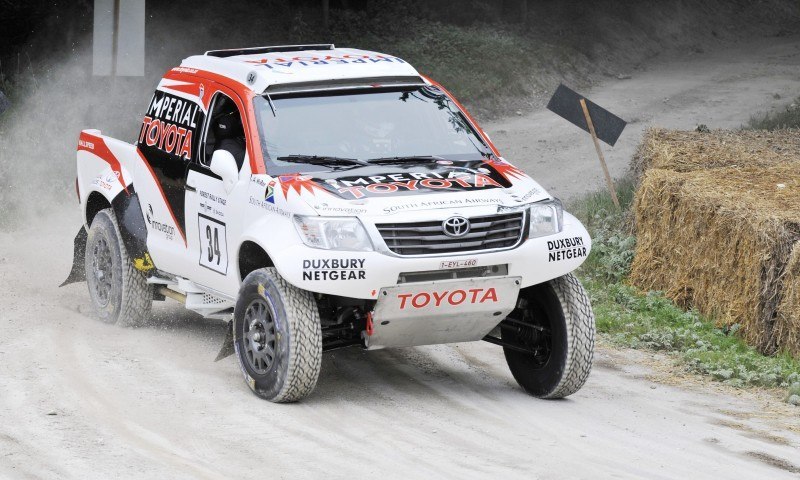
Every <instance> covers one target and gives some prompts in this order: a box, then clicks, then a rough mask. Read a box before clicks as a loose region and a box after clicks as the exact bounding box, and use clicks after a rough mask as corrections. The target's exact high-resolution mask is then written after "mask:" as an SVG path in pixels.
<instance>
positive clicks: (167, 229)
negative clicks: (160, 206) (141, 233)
mask: <svg viewBox="0 0 800 480" xmlns="http://www.w3.org/2000/svg"><path fill="white" fill-rule="evenodd" d="M144 216H145V220H147V224H148V225H150V229H151V230H153V231H154V232H158V233H160V234H162V235H163V236H164V237H165V238H166V239H167V240H172V239H173V238H175V227H173V226H172V225H167V224H166V223H162V222H159V221H158V220H156V219H155V215H154V214H153V206H152V205H151V204H149V203H148V204H147V211H146V212H145V215H144Z"/></svg>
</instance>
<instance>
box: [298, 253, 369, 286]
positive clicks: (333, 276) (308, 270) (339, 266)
mask: <svg viewBox="0 0 800 480" xmlns="http://www.w3.org/2000/svg"><path fill="white" fill-rule="evenodd" d="M364 262H365V260H364V259H363V258H322V259H309V260H303V280H309V281H318V280H364V279H366V278H367V272H366V270H364Z"/></svg>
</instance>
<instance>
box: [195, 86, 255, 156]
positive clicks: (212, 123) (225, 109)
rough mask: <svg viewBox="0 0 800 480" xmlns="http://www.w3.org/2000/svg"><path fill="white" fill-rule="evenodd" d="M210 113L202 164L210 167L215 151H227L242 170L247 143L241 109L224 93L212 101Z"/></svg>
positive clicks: (204, 140) (203, 143) (218, 94)
mask: <svg viewBox="0 0 800 480" xmlns="http://www.w3.org/2000/svg"><path fill="white" fill-rule="evenodd" d="M209 112H210V113H209V115H208V122H207V124H206V128H205V137H204V138H203V142H202V145H203V156H202V160H201V162H202V163H203V164H204V165H206V166H209V165H211V157H212V156H213V155H214V152H215V151H217V150H227V151H228V152H229V153H230V154H231V155H233V158H234V159H236V164H237V165H238V166H239V170H241V169H242V164H243V163H244V156H245V152H246V151H247V142H246V141H245V136H244V126H243V125H242V116H241V114H240V112H239V109H238V108H237V107H236V104H235V103H234V102H233V100H231V98H230V97H228V96H227V95H225V94H223V93H217V95H216V96H215V97H214V99H213V100H212V103H211V108H210V109H209Z"/></svg>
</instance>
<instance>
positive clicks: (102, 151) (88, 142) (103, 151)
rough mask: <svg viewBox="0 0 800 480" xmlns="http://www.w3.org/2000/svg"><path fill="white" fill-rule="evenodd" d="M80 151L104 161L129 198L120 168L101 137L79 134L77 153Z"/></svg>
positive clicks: (84, 133)
mask: <svg viewBox="0 0 800 480" xmlns="http://www.w3.org/2000/svg"><path fill="white" fill-rule="evenodd" d="M80 150H83V151H85V152H89V153H92V154H94V155H96V156H98V157H100V158H101V159H102V160H104V161H105V162H106V163H107V164H108V165H109V166H110V167H111V170H112V171H113V172H114V175H116V177H117V180H118V181H119V183H120V184H121V185H122V189H123V190H125V194H126V195H128V196H130V193H128V185H127V184H126V183H125V178H124V177H123V176H122V166H121V165H120V163H119V160H118V159H117V157H116V156H115V155H114V154H113V153H112V152H111V149H109V148H108V145H106V142H105V140H103V138H102V137H98V136H96V135H92V134H89V133H86V132H81V135H80V137H78V151H80Z"/></svg>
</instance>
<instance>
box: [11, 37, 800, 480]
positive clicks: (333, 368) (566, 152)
mask: <svg viewBox="0 0 800 480" xmlns="http://www.w3.org/2000/svg"><path fill="white" fill-rule="evenodd" d="M798 92H800V40H798V39H795V40H787V39H772V40H770V41H769V42H761V43H756V44H743V45H739V46H735V47H733V48H732V49H731V50H729V51H725V52H716V53H707V54H702V55H696V56H693V57H691V58H689V59H688V60H687V61H686V62H683V61H680V62H675V61H673V62H671V63H660V64H654V65H651V66H649V67H648V68H647V70H646V71H644V72H634V73H633V78H631V79H629V80H620V81H617V80H614V81H609V82H608V83H607V84H606V85H603V86H600V87H598V88H596V89H595V90H594V91H592V92H588V95H589V96H590V97H591V98H592V99H593V100H594V101H596V102H598V103H599V104H601V105H604V106H606V107H608V108H609V109H611V110H612V111H615V112H616V113H619V114H620V115H622V116H623V117H625V118H627V119H631V118H638V119H639V121H638V122H635V123H633V124H632V125H630V126H629V127H628V128H629V130H627V131H626V132H625V134H624V136H623V138H622V139H621V140H620V144H619V146H618V147H617V148H616V149H614V150H613V152H610V151H609V150H607V152H610V153H608V157H609V160H610V161H611V164H612V170H613V171H614V172H615V174H619V173H621V172H622V171H623V170H624V168H625V166H626V162H627V160H628V158H629V156H630V153H631V151H632V149H633V147H634V146H635V144H636V143H637V142H638V138H639V135H638V133H639V131H640V130H641V128H643V127H644V125H645V124H651V123H652V124H657V125H664V126H670V127H684V128H693V127H694V126H695V124H696V123H706V124H708V125H709V126H711V127H712V128H713V127H731V126H738V125H739V124H741V123H742V119H745V118H747V117H748V115H749V114H750V113H753V112H756V111H758V110H764V109H767V108H769V107H770V106H772V105H777V104H780V103H785V102H786V101H788V99H790V98H792V96H793V95H796V94H797V93H798ZM774 93H778V94H780V95H781V96H782V97H783V98H782V99H780V100H777V99H773V98H772V95H773V94H774ZM665 98H669V100H667V101H664V99H665ZM485 127H486V128H487V130H488V131H489V132H490V133H491V134H492V135H493V137H494V139H495V141H496V142H497V143H498V145H499V146H500V148H501V149H502V150H503V151H504V153H505V155H506V157H507V158H508V159H509V160H512V161H514V162H517V163H519V164H521V165H523V166H525V167H526V169H527V170H528V171H529V172H530V173H532V174H534V176H535V177H537V178H538V179H540V180H541V181H542V184H543V185H544V186H545V187H548V188H553V192H554V193H556V194H559V195H562V196H565V197H569V196H570V195H574V194H575V193H578V192H580V191H584V190H585V189H586V188H588V187H591V186H593V185H591V183H592V182H591V181H587V179H588V178H596V179H597V181H595V182H594V184H598V183H599V179H600V177H599V173H598V170H597V163H596V160H595V159H594V157H593V147H592V145H591V142H590V140H589V139H588V138H587V137H586V136H585V135H583V134H581V133H580V132H579V131H578V130H577V129H575V128H574V127H571V126H569V125H567V124H566V123H565V122H564V121H563V120H561V119H558V118H555V117H553V116H552V114H550V113H549V112H544V111H539V112H533V113H532V114H531V115H529V116H527V117H520V118H513V119H509V120H507V121H504V122H498V123H495V124H491V125H485ZM503 131H504V132H505V133H502V132H503ZM538 140H545V142H544V143H539V142H538ZM526 147H527V148H526ZM538 162H544V163H538ZM79 222H80V217H79V214H78V212H77V208H75V207H74V205H66V206H63V207H57V208H56V209H54V213H53V215H52V216H50V217H48V218H32V219H29V225H28V226H27V227H26V228H24V229H23V230H21V231H17V232H14V233H2V234H0V287H2V291H3V292H4V296H5V300H4V306H3V311H2V312H3V313H2V321H0V478H14V479H16V478H46V479H50V478H76V479H86V478H97V479H106V478H170V479H181V478H237V477H238V478H243V477H244V476H256V475H257V476H259V477H263V478H320V477H325V478H346V477H350V478H352V477H353V475H358V476H360V477H363V476H366V475H369V474H376V475H380V476H381V478H439V477H450V478H521V479H522V478H524V479H531V478H548V479H550V478H555V479H558V478H609V477H614V478H795V476H796V474H798V473H800V456H798V454H797V452H798V447H800V434H799V433H798V432H800V421H799V420H798V417H799V416H800V410H798V409H796V408H794V409H793V408H792V407H789V406H787V405H784V404H781V403H780V402H776V401H774V400H770V399H769V396H764V395H753V394H750V393H746V392H734V391H733V390H730V389H723V388H719V387H713V386H707V385H706V386H704V385H702V384H698V385H687V384H686V382H666V383H665V382H664V381H663V379H664V375H663V372H662V374H660V375H656V376H657V377H658V378H660V379H661V380H660V381H659V382H654V381H652V380H650V379H649V378H650V376H651V375H652V374H657V373H658V368H659V367H658V365H663V364H664V363H665V362H664V361H663V360H655V361H653V360H652V359H651V357H652V356H651V355H650V354H647V353H641V352H617V351H613V350H609V349H605V348H600V349H599V351H598V353H597V357H598V358H597V361H596V365H595V369H594V370H593V373H592V375H591V377H590V379H589V381H588V383H587V384H586V386H585V387H584V388H583V389H582V390H581V391H580V392H578V393H577V394H576V395H573V396H572V397H570V398H569V399H567V400H564V401H540V400H536V399H533V398H531V397H529V396H527V395H525V394H524V393H522V392H521V391H520V390H519V388H518V387H517V386H516V384H515V383H514V381H513V379H512V377H511V375H510V373H509V372H508V370H507V367H506V365H505V361H504V359H503V356H502V352H501V350H500V349H499V348H497V347H495V346H493V345H489V344H486V343H475V344H459V345H452V346H435V347H421V348H408V349H398V350H387V351H378V352H362V351H360V350H358V349H354V350H346V351H339V352H335V353H332V354H327V355H326V357H325V359H324V361H323V368H322V376H321V379H320V382H319V385H318V387H317V390H316V391H315V393H314V394H313V395H312V396H311V397H310V398H308V399H307V400H306V401H304V402H302V403H300V404H296V405H273V404H270V403H267V402H264V401H261V400H259V399H257V398H256V397H255V396H253V395H252V394H251V393H250V391H249V390H248V388H247V386H246V385H245V384H244V382H243V381H242V379H241V374H240V372H239V369H238V366H237V364H236V361H235V359H234V358H233V357H229V358H227V359H225V360H223V361H221V362H218V363H214V362H213V361H212V360H213V358H214V356H215V355H216V352H217V350H218V348H219V346H220V344H221V342H222V338H223V335H224V328H223V325H222V324H221V323H220V322H216V321H210V320H203V319H200V318H199V317H197V316H195V315H193V314H190V313H186V312H184V311H182V310H181V309H179V308H178V307H177V306H176V305H175V304H174V303H159V304H157V308H156V313H157V318H155V319H154V321H153V324H152V325H151V326H150V327H145V328H138V329H124V328H119V327H114V326H108V325H105V324H102V323H100V322H99V321H97V320H94V319H92V318H91V315H90V313H89V311H90V309H89V303H88V295H87V293H86V286H85V284H77V285H71V286H69V287H66V288H62V289H59V288H56V285H57V284H58V283H60V281H61V280H62V278H63V277H64V276H66V273H67V271H68V269H69V263H70V260H71V248H72V243H71V242H72V236H73V235H74V233H75V230H76V229H77V225H79ZM648 364H652V365H651V366H647V365H648ZM653 368H655V370H653ZM670 383H676V385H675V386H672V385H670ZM734 393H735V394H734Z"/></svg>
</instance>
